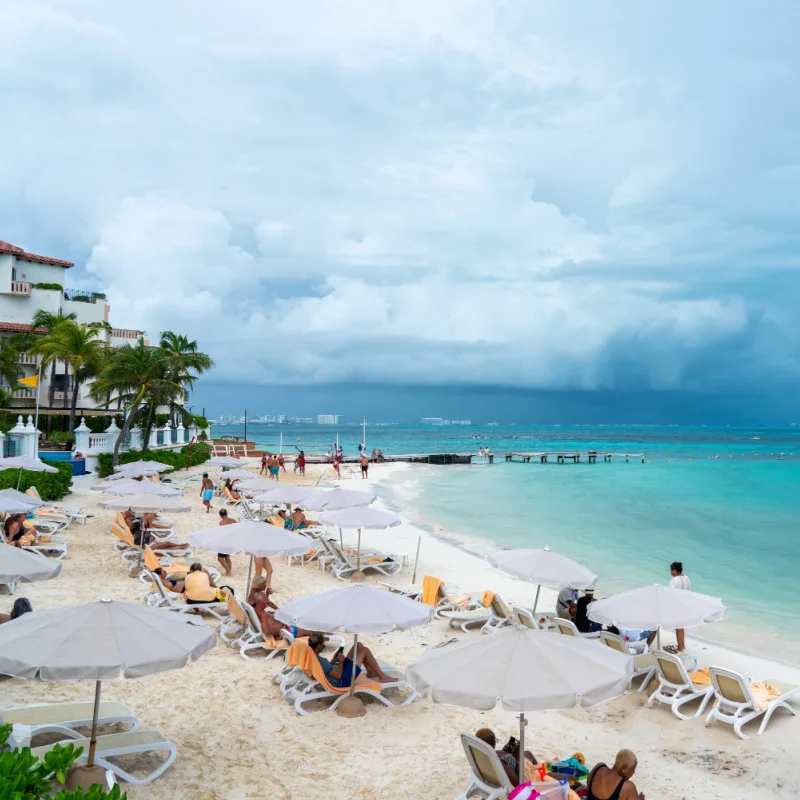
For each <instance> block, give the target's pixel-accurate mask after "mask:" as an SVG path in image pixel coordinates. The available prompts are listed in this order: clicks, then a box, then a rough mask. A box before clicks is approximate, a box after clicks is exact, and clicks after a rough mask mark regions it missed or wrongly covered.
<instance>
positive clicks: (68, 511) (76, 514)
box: [25, 486, 87, 525]
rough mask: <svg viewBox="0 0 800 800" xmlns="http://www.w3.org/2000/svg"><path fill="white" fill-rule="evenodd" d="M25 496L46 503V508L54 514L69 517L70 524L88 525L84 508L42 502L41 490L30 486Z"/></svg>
mask: <svg viewBox="0 0 800 800" xmlns="http://www.w3.org/2000/svg"><path fill="white" fill-rule="evenodd" d="M25 494H27V495H30V496H31V497H32V498H33V499H34V500H38V501H39V502H40V503H44V506H43V507H44V508H45V509H46V510H47V511H48V512H51V513H54V514H64V515H65V516H67V517H69V519H70V522H80V523H81V525H85V524H86V517H87V514H86V512H85V511H84V510H83V506H65V505H62V504H61V503H49V502H45V501H44V500H42V496H41V495H40V494H39V490H38V489H37V488H36V487H35V486H29V487H28V488H27V489H26V490H25Z"/></svg>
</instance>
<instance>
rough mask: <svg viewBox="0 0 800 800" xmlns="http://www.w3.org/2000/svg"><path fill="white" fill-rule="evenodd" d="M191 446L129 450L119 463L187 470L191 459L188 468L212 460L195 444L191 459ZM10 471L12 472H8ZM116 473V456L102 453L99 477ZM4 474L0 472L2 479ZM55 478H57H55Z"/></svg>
mask: <svg viewBox="0 0 800 800" xmlns="http://www.w3.org/2000/svg"><path fill="white" fill-rule="evenodd" d="M189 447H190V446H189V445H188V444H187V445H186V446H185V447H184V448H183V452H180V453H179V452H177V451H176V450H148V451H147V452H146V453H144V452H142V451H141V450H127V451H126V452H124V453H120V454H119V463H120V466H122V464H130V463H131V462H132V461H139V459H144V460H145V461H160V462H161V463H162V464H169V466H171V467H173V468H174V469H186V467H187V464H186V460H187V459H189V464H188V466H190V467H196V466H198V465H199V464H203V463H205V462H206V461H208V459H209V458H211V448H210V447H209V446H208V445H204V444H195V445H194V446H193V447H192V452H191V458H189ZM8 471H10V470H8ZM113 471H114V454H113V453H101V454H100V455H99V456H98V457H97V475H98V476H99V477H100V478H105V477H107V476H108V475H110V474H111V473H112V472H113ZM2 475H3V473H2V472H0V477H2ZM53 477H55V476H53Z"/></svg>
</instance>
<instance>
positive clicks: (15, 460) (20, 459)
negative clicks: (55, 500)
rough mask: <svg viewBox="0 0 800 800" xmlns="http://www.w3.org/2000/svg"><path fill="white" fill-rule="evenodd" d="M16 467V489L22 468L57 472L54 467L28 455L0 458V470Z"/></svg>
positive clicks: (20, 478) (32, 470) (31, 470)
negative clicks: (17, 472)
mask: <svg viewBox="0 0 800 800" xmlns="http://www.w3.org/2000/svg"><path fill="white" fill-rule="evenodd" d="M4 469H18V470H19V476H18V477H17V489H19V484H20V481H22V470H25V469H26V470H28V471H29V472H58V470H57V469H56V468H55V467H51V466H48V465H47V464H45V463H44V461H42V460H41V459H40V458H30V457H28V456H11V457H10V458H0V470H4Z"/></svg>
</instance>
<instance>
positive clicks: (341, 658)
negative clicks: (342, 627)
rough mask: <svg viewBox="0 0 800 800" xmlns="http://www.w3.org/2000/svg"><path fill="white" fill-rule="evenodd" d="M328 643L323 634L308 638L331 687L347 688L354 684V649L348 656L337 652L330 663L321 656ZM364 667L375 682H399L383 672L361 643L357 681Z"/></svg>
mask: <svg viewBox="0 0 800 800" xmlns="http://www.w3.org/2000/svg"><path fill="white" fill-rule="evenodd" d="M327 641H328V637H327V636H325V635H323V634H321V633H312V634H311V635H310V636H309V637H308V646H309V647H310V648H311V649H312V650H313V651H314V652H315V653H316V654H317V658H318V659H319V663H320V665H321V666H322V670H323V672H324V673H325V676H326V677H327V678H328V681H330V684H331V686H336V687H337V688H339V689H343V688H346V687H348V686H350V684H351V683H352V682H353V659H354V656H353V648H352V647H351V648H350V652H349V653H348V654H347V655H346V656H345V655H344V653H342V652H337V653H336V655H335V656H334V657H333V661H329V660H328V659H327V658H325V657H324V656H321V655H320V653H321V652H322V648H323V647H325V642H327ZM362 667H363V670H364V671H365V672H366V673H367V677H368V678H371V679H372V680H373V681H379V682H380V683H392V682H393V681H396V680H397V678H392V677H390V676H389V675H387V674H386V673H385V672H383V670H382V669H381V667H380V664H378V662H377V660H376V658H375V656H374V655H372V651H371V650H370V649H369V648H368V647H366V646H365V645H363V644H361V642H359V643H358V650H357V651H356V653H355V669H356V674H355V677H356V679H357V678H358V676H359V675H360V674H361V672H362Z"/></svg>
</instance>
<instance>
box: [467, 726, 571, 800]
mask: <svg viewBox="0 0 800 800" xmlns="http://www.w3.org/2000/svg"><path fill="white" fill-rule="evenodd" d="M461 744H462V745H463V747H464V753H465V754H466V756H467V763H468V764H469V776H468V778H467V789H466V791H465V792H464V793H463V794H460V795H459V796H458V798H457V800H477V798H480V800H506V799H507V798H508V794H509V792H511V791H513V789H514V787H513V785H512V783H511V781H510V780H509V779H508V775H507V774H506V771H505V769H503V765H502V764H501V763H500V759H499V758H498V757H497V753H496V752H495V751H494V748H492V747H490V746H489V745H488V744H486V742H484V741H482V740H481V739H478V738H477V737H476V736H472V735H471V734H469V733H462V734H461ZM532 786H533V788H534V789H535V790H536V791H537V792H538V795H537V796H538V797H544V798H546V799H547V800H568V797H569V790H568V788H567V786H566V784H562V783H558V782H557V781H548V782H545V783H534V784H532Z"/></svg>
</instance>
